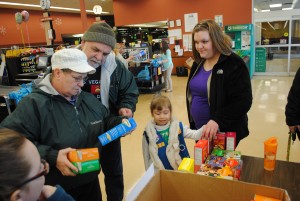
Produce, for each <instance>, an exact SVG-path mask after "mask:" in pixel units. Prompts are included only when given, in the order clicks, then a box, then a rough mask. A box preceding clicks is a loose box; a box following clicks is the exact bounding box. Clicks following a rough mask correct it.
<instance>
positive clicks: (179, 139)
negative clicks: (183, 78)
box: [143, 95, 203, 170]
mask: <svg viewBox="0 0 300 201" xmlns="http://www.w3.org/2000/svg"><path fill="white" fill-rule="evenodd" d="M150 111H151V115H152V117H153V119H152V120H151V121H150V122H149V123H148V124H147V126H146V128H145V131H144V135H143V156H144V163H145V168H146V170H147V169H148V167H149V166H150V165H151V163H153V164H154V167H155V169H156V170H160V169H168V170H177V169H178V166H179V165H180V163H181V161H182V159H183V158H186V157H188V158H189V157H190V156H189V153H188V150H187V147H186V144H185V141H184V138H190V139H193V140H199V139H200V138H201V135H202V130H203V127H202V128H200V129H199V130H191V129H189V128H188V127H187V126H185V125H183V124H182V122H180V121H178V120H176V119H175V118H173V117H172V105H171V101H170V99H169V98H168V97H166V96H162V95H155V97H154V98H153V99H152V101H151V104H150Z"/></svg>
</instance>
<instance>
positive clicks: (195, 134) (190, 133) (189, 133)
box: [183, 125, 203, 140]
mask: <svg viewBox="0 0 300 201" xmlns="http://www.w3.org/2000/svg"><path fill="white" fill-rule="evenodd" d="M183 130H184V131H183V137H184V138H188V139H193V140H200V138H201V136H202V132H203V126H202V127H201V128H200V129H198V130H192V129H190V128H189V127H188V126H186V125H183Z"/></svg>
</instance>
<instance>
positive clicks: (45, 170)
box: [17, 159, 49, 188]
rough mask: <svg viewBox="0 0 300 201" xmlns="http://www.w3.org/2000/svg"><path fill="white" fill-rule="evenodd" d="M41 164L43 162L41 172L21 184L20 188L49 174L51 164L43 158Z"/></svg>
mask: <svg viewBox="0 0 300 201" xmlns="http://www.w3.org/2000/svg"><path fill="white" fill-rule="evenodd" d="M41 164H43V170H42V171H41V172H40V173H38V174H37V175H35V176H33V177H31V178H30V179H27V180H25V181H23V182H22V183H21V184H19V185H18V186H17V188H20V187H22V186H24V185H25V184H28V183H29V182H31V181H33V180H35V179H37V178H40V177H42V176H45V175H46V174H48V172H49V165H48V164H47V162H46V161H45V160H43V159H41Z"/></svg>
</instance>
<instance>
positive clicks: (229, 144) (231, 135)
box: [226, 132, 236, 151]
mask: <svg viewBox="0 0 300 201" xmlns="http://www.w3.org/2000/svg"><path fill="white" fill-rule="evenodd" d="M235 147H236V132H226V150H232V151H234V150H235Z"/></svg>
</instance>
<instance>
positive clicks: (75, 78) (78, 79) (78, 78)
mask: <svg viewBox="0 0 300 201" xmlns="http://www.w3.org/2000/svg"><path fill="white" fill-rule="evenodd" d="M71 77H72V78H74V80H75V82H78V83H79V82H81V81H83V82H85V81H87V80H88V79H89V78H88V77H75V76H73V75H71Z"/></svg>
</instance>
